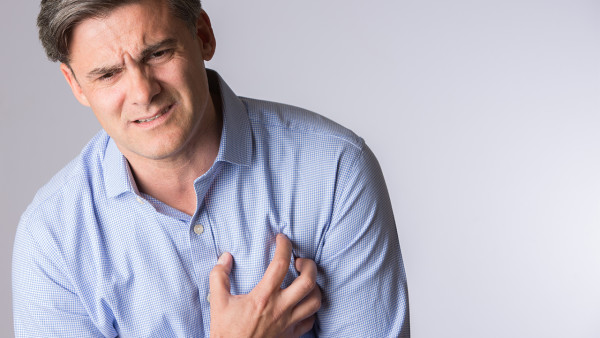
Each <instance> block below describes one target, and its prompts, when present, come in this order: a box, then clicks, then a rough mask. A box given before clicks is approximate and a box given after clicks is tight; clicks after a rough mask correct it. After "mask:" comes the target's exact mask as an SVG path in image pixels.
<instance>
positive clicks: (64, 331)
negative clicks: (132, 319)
mask: <svg viewBox="0 0 600 338" xmlns="http://www.w3.org/2000/svg"><path fill="white" fill-rule="evenodd" d="M23 223H24V222H23V221H22V222H21V224H20V225H19V228H18V230H17V235H16V238H15V246H14V251H13V276H12V278H13V315H14V325H15V336H16V337H104V335H103V334H102V333H101V332H100V331H98V329H97V328H96V326H95V325H94V323H93V322H92V320H91V319H90V317H89V315H88V313H87V311H86V309H85V308H84V306H83V304H82V303H81V301H80V299H79V296H78V295H77V293H76V292H75V290H74V288H73V287H72V285H71V284H70V282H69V279H68V277H67V274H66V273H65V271H64V269H63V268H62V264H60V259H59V255H57V253H56V252H53V251H52V250H47V248H44V249H46V250H44V249H42V246H41V245H40V244H39V243H38V242H36V241H35V239H34V238H33V236H32V235H31V233H30V232H29V231H28V229H27V227H26V224H23Z"/></svg>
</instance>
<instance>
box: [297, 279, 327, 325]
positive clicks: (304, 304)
mask: <svg viewBox="0 0 600 338" xmlns="http://www.w3.org/2000/svg"><path fill="white" fill-rule="evenodd" d="M321 301H322V294H321V289H319V286H318V285H315V287H314V288H313V289H312V290H311V291H310V293H309V294H308V295H306V296H305V297H304V298H303V299H302V300H301V301H300V303H298V304H297V305H296V307H294V309H293V310H292V314H291V317H290V320H291V321H292V322H300V321H303V320H304V319H306V318H308V317H310V316H312V315H314V314H315V313H316V312H317V311H319V309H320V308H321Z"/></svg>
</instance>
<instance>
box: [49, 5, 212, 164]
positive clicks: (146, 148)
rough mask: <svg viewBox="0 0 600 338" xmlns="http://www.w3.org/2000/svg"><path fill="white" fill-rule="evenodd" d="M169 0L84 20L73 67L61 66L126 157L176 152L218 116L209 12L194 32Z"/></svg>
mask: <svg viewBox="0 0 600 338" xmlns="http://www.w3.org/2000/svg"><path fill="white" fill-rule="evenodd" d="M165 2H166V1H163V0H144V1H140V2H139V3H134V4H128V5H123V6H120V7H118V8H117V9H115V10H113V11H112V12H110V13H109V15H108V16H105V17H100V18H89V19H86V20H84V21H82V22H81V23H79V24H78V25H77V26H76V27H75V29H74V30H73V33H72V36H71V41H70V50H69V52H70V60H71V62H70V63H69V66H70V69H69V66H67V65H64V64H63V65H61V70H62V71H63V74H64V75H65V78H66V79H67V81H68V82H69V85H70V86H71V88H72V90H73V93H74V94H75V96H76V97H77V99H78V100H79V101H80V102H81V103H82V104H84V105H87V106H90V107H91V108H92V110H93V111H94V114H95V115H96V117H97V118H98V121H100V124H101V125H102V127H103V128H104V130H106V132H107V133H108V134H109V135H110V136H111V137H112V138H113V139H114V140H115V142H116V144H117V146H118V147H119V149H120V150H121V152H123V154H124V155H125V156H127V157H128V158H130V157H136V158H142V159H151V160H157V159H169V158H172V157H176V156H178V154H180V153H182V152H185V150H186V149H187V148H186V147H190V144H192V143H194V142H196V141H198V138H199V137H200V138H201V135H202V134H203V132H204V131H205V130H203V129H206V128H210V127H211V126H210V123H204V122H206V121H209V120H211V119H212V118H213V117H214V108H213V105H212V101H211V99H210V94H209V91H208V83H207V79H206V70H205V68H204V60H209V59H210V58H211V57H212V55H213V53H214V48H215V43H214V36H213V33H212V29H211V27H210V21H209V19H208V16H206V14H204V13H203V15H202V16H201V18H200V19H199V20H198V28H197V31H196V35H195V36H194V34H192V32H191V31H190V28H189V27H188V26H187V25H186V24H185V23H184V22H183V21H182V20H180V19H178V18H176V17H174V16H173V15H172V14H171V11H170V10H169V8H168V7H167V5H166V4H165ZM71 69H72V72H71ZM130 159H131V158H130Z"/></svg>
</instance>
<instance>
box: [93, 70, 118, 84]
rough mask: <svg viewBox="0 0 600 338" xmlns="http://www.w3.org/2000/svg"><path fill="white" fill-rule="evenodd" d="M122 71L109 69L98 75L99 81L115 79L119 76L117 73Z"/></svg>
mask: <svg viewBox="0 0 600 338" xmlns="http://www.w3.org/2000/svg"><path fill="white" fill-rule="evenodd" d="M120 72H121V69H113V70H108V71H107V72H105V73H104V74H102V75H100V76H99V77H98V81H101V82H108V81H110V80H113V79H115V78H116V77H117V75H119V73H120Z"/></svg>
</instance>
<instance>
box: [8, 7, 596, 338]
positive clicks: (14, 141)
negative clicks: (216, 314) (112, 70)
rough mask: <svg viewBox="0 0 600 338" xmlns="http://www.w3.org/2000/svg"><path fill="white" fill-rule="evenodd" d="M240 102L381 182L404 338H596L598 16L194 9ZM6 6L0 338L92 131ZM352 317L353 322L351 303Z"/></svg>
mask: <svg viewBox="0 0 600 338" xmlns="http://www.w3.org/2000/svg"><path fill="white" fill-rule="evenodd" d="M203 4H204V7H205V9H206V11H207V12H208V14H209V15H210V17H211V19H212V23H213V27H214V30H215V34H216V36H217V53H216V55H215V58H214V60H213V61H211V62H209V64H208V66H209V67H211V68H213V69H216V70H218V71H219V72H220V73H221V75H222V76H223V77H224V78H225V80H226V81H228V83H229V84H230V86H231V87H232V88H233V89H234V90H235V91H236V92H237V93H238V95H242V96H250V97H257V98H263V99H269V100H274V101H280V102H286V103H291V104H294V105H298V106H302V107H305V108H308V109H311V110H314V111H316V112H318V113H320V114H323V115H325V116H327V117H329V118H331V119H333V120H336V121H338V122H340V123H341V124H343V125H345V126H347V127H349V128H351V129H352V130H354V131H355V132H356V133H357V134H359V135H361V136H362V137H363V138H364V139H365V140H366V141H367V143H368V144H369V145H370V146H371V148H372V149H373V151H374V152H375V154H376V155H377V156H378V158H379V160H380V163H381V165H382V167H383V171H384V174H385V176H386V180H387V182H388V187H389V189H390V194H391V198H392V202H393V205H394V211H395V214H396V221H397V227H398V235H399V238H400V244H401V246H402V251H403V255H404V260H405V267H406V272H407V277H408V282H409V292H410V306H411V322H412V333H413V337H457V338H459V337H473V338H476V337H499V338H500V337H576V338H579V337H580V338H594V337H600V156H599V152H600V132H599V131H600V66H599V61H600V2H599V1H597V0H545V1H543V0H520V1H517V0H504V1H500V0H481V1H474V0H454V1H443V0H424V1H414V0H398V1H391V0H385V1H384V0H373V1H353V0H346V1H342V0H329V1H317V0H305V1H276V0H255V1H247V0H246V1H244V0H205V1H204V2H203ZM7 6H8V5H6V4H5V5H2V7H3V8H2V11H0V12H1V13H0V19H1V20H0V31H1V32H2V33H0V34H2V41H3V48H2V50H3V52H2V53H0V61H1V64H2V68H3V70H2V72H3V77H2V80H1V87H0V116H1V119H2V123H0V151H1V153H0V155H1V156H0V161H1V162H0V164H1V165H0V191H1V192H2V193H1V195H0V197H1V200H0V208H1V209H0V211H1V214H2V215H3V218H2V219H3V224H2V227H0V233H1V235H2V236H0V267H1V269H2V274H1V276H2V277H1V278H0V294H1V295H0V297H1V299H2V300H4V301H3V302H2V303H1V304H0V314H2V315H1V316H0V336H10V335H12V327H11V326H12V315H11V306H10V300H11V295H10V259H11V258H10V257H11V254H12V241H13V238H14V232H15V228H16V224H17V222H18V219H19V216H20V214H21V213H22V212H23V211H24V210H25V207H26V206H27V204H28V203H29V202H30V201H31V199H32V198H33V194H34V193H35V191H36V190H37V189H38V188H39V187H40V186H41V185H42V184H43V183H45V182H46V181H47V180H48V179H49V178H50V177H51V176H52V175H53V174H54V173H55V172H56V171H57V170H59V169H60V168H61V167H62V166H64V165H65V164H66V163H67V161H68V160H70V159H71V158H72V157H74V156H75V155H76V154H77V153H78V152H79V150H80V149H81V147H82V146H83V145H84V144H85V143H86V142H87V140H88V139H89V138H90V137H91V136H92V135H93V134H94V133H95V132H96V131H97V130H98V129H99V128H100V127H99V124H98V123H97V122H96V121H95V119H94V117H93V115H92V113H91V112H90V111H88V110H87V109H86V108H83V107H80V106H79V105H78V103H77V102H76V101H75V100H74V99H73V98H72V95H71V93H70V90H69V89H68V86H67V85H66V83H64V80H63V79H62V76H61V75H60V72H59V70H58V66H57V65H55V64H52V63H50V62H49V61H46V60H45V57H44V54H43V51H42V49H41V47H40V46H39V43H38V41H37V32H36V28H35V17H36V15H37V11H38V6H39V4H38V1H23V2H21V1H18V2H14V3H11V5H10V6H11V7H10V8H8V7H7ZM348 306H352V304H349V305H348Z"/></svg>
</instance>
